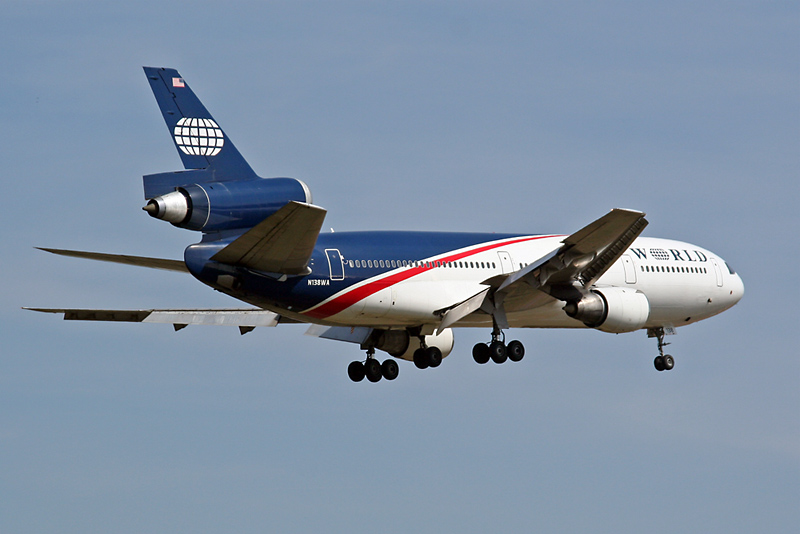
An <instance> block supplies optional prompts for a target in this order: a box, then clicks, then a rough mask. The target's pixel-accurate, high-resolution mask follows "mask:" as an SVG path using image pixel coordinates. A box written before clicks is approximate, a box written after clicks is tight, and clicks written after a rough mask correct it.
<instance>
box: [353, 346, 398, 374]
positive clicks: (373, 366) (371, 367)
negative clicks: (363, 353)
mask: <svg viewBox="0 0 800 534" xmlns="http://www.w3.org/2000/svg"><path fill="white" fill-rule="evenodd" d="M399 373H400V368H399V367H398V366H397V362H396V361H394V360H392V359H391V358H390V359H388V360H386V361H384V362H383V363H380V362H379V361H378V360H376V359H375V349H374V348H370V349H369V350H367V360H366V361H364V362H358V361H356V362H352V363H351V364H350V365H348V366H347V376H349V377H350V380H352V381H353V382H361V381H362V380H364V378H365V377H366V379H367V380H369V381H370V382H379V381H380V379H381V378H385V379H386V380H394V379H395V378H397V375H398V374H399Z"/></svg>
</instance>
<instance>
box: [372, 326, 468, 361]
mask: <svg viewBox="0 0 800 534" xmlns="http://www.w3.org/2000/svg"><path fill="white" fill-rule="evenodd" d="M423 337H424V339H425V345H427V346H428V347H436V348H438V349H439V350H440V351H442V358H446V357H447V355H448V354H450V352H452V350H453V345H454V343H455V339H454V337H453V331H452V330H451V329H449V328H445V329H444V330H443V331H442V332H441V333H440V334H439V335H438V336H423ZM375 348H376V349H378V350H382V351H384V352H388V353H389V354H391V355H392V356H394V357H395V358H400V359H401V360H408V361H414V351H416V350H417V349H418V348H419V342H418V338H417V337H416V336H411V335H410V334H409V333H408V330H384V331H382V332H381V333H380V334H379V335H378V337H377V340H376V343H375Z"/></svg>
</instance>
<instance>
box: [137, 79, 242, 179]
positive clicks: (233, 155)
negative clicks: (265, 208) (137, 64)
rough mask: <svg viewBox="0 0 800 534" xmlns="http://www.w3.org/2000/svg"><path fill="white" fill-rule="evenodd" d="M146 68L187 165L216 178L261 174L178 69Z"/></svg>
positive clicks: (184, 163)
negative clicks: (244, 156) (239, 149)
mask: <svg viewBox="0 0 800 534" xmlns="http://www.w3.org/2000/svg"><path fill="white" fill-rule="evenodd" d="M144 72H145V74H146V75H147V81H149V82H150V87H151V88H152V89H153V94H154V95H155V97H156V101H157V102H158V107H159V108H161V114H162V115H164V121H166V123H167V128H169V133H170V135H171V136H172V141H173V143H175V148H176V149H177V150H178V154H179V155H180V157H181V160H182V161H183V166H184V168H186V169H207V170H208V171H209V172H208V173H207V176H208V177H209V178H210V177H212V176H213V179H214V180H215V181H234V180H236V181H238V180H252V179H254V178H257V176H256V174H255V172H253V169H252V168H251V167H250V165H249V164H248V163H247V162H246V161H245V159H244V158H243V157H242V155H241V154H240V153H239V151H238V150H237V149H236V147H235V146H233V143H231V140H230V139H229V138H228V137H227V136H226V135H225V134H224V132H223V130H222V129H221V128H220V127H219V125H218V124H217V122H216V121H215V120H214V119H213V117H211V114H210V113H209V112H208V110H207V109H206V108H205V106H203V104H202V103H201V102H200V100H199V99H198V98H197V96H195V94H194V92H193V91H192V90H191V89H190V88H189V84H188V83H186V81H185V80H184V79H183V78H182V77H181V75H180V74H179V73H178V71H177V70H175V69H166V68H155V67H144Z"/></svg>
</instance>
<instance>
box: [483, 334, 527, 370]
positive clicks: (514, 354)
mask: <svg viewBox="0 0 800 534" xmlns="http://www.w3.org/2000/svg"><path fill="white" fill-rule="evenodd" d="M524 356H525V346H524V345H523V344H522V343H521V342H519V341H517V340H514V341H511V342H509V344H508V345H506V344H505V334H503V331H502V330H500V329H499V328H498V327H497V325H495V327H494V330H492V342H491V343H488V344H487V343H478V344H476V345H475V346H474V347H472V358H473V359H474V360H475V361H476V362H477V363H480V364H484V363H487V362H488V361H489V360H492V361H493V362H494V363H504V362H505V361H506V360H511V361H512V362H518V361H520V360H521V359H522V358H523V357H524Z"/></svg>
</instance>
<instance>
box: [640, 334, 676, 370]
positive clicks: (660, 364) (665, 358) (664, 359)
mask: <svg viewBox="0 0 800 534" xmlns="http://www.w3.org/2000/svg"><path fill="white" fill-rule="evenodd" d="M647 333H648V334H650V335H651V337H655V338H657V339H658V356H656V359H655V360H653V366H654V367H655V368H656V371H671V370H672V368H673V367H675V359H674V358H673V357H672V356H670V355H669V354H664V347H666V346H667V345H669V343H665V342H664V329H663V328H653V329H651V330H648V332H647Z"/></svg>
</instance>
